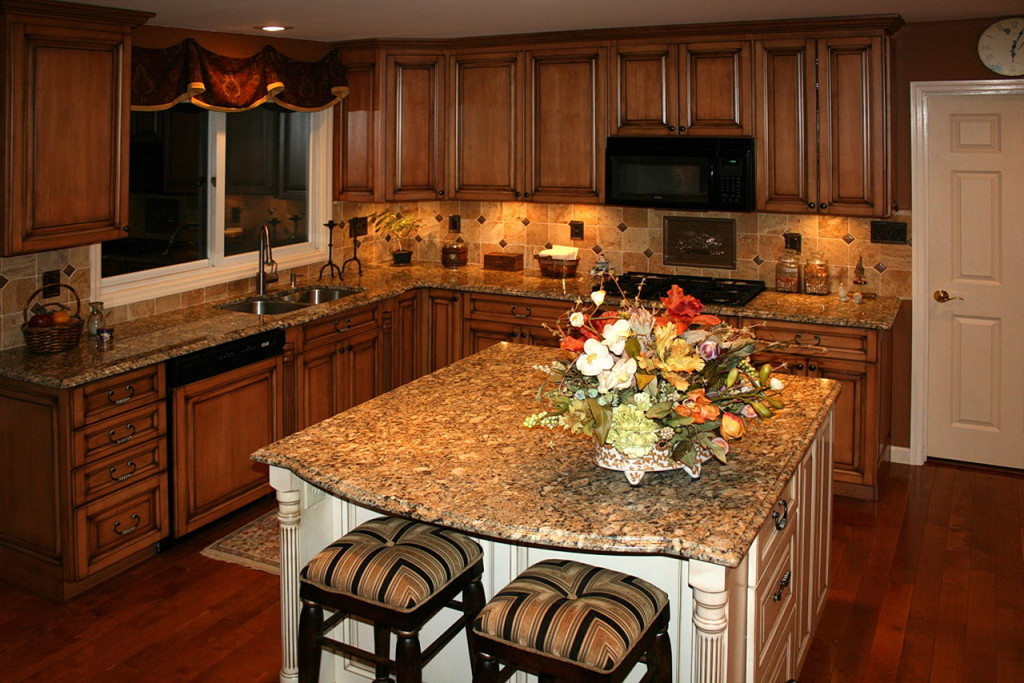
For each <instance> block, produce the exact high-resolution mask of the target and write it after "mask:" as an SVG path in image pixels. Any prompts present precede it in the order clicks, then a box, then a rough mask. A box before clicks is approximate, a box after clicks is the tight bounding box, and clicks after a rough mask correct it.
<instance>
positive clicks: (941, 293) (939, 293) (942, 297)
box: [932, 289, 964, 304]
mask: <svg viewBox="0 0 1024 683" xmlns="http://www.w3.org/2000/svg"><path fill="white" fill-rule="evenodd" d="M932 297H934V299H935V300H936V301H938V302H939V303H940V304H944V303H946V302H947V301H953V300H954V299H956V300H958V301H963V300H964V298H963V297H962V296H950V295H949V292H947V291H946V290H944V289H936V290H935V293H934V294H932Z"/></svg>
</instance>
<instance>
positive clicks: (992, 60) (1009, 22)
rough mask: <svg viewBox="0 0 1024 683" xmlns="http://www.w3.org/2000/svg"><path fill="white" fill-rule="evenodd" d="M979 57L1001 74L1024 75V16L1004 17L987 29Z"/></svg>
mask: <svg viewBox="0 0 1024 683" xmlns="http://www.w3.org/2000/svg"><path fill="white" fill-rule="evenodd" d="M978 57H980V58H981V61H982V62H983V63H984V64H985V66H987V67H988V68H989V69H991V70H992V71H994V72H995V73H997V74H1000V75H1001V76H1024V17H1011V18H1009V19H1002V20H1001V21H997V22H996V23H994V24H992V25H991V26H989V27H988V28H987V29H985V32H984V33H982V34H981V38H979V39H978Z"/></svg>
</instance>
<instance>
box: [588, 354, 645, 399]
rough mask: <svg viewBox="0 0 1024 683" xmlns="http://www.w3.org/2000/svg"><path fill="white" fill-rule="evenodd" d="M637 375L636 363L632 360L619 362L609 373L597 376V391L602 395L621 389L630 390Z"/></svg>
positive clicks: (624, 359)
mask: <svg viewBox="0 0 1024 683" xmlns="http://www.w3.org/2000/svg"><path fill="white" fill-rule="evenodd" d="M635 375H636V361H635V360H634V359H632V358H623V359H621V360H619V361H618V362H617V363H615V365H614V366H613V367H612V369H611V370H608V371H607V372H602V373H601V374H599V375H598V376H597V390H598V391H600V392H601V393H602V394H606V393H608V392H609V391H617V390H619V389H628V388H629V387H630V386H631V385H632V384H633V377H634V376H635Z"/></svg>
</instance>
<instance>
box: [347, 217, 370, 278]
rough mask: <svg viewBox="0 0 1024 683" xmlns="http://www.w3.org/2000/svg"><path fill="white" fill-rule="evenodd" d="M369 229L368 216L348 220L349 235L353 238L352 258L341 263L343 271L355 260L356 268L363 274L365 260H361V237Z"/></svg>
mask: <svg viewBox="0 0 1024 683" xmlns="http://www.w3.org/2000/svg"><path fill="white" fill-rule="evenodd" d="M368 230H369V227H368V226H367V221H366V216H356V217H355V218H351V219H349V221H348V236H349V237H351V238H352V258H349V259H345V261H344V263H342V264H341V272H342V273H344V272H345V266H347V265H348V264H350V263H352V262H355V264H356V268H358V273H359V275H360V276H362V274H363V262H362V261H360V260H359V238H360V237H362V236H364V235H365V234H366V233H367V232H368Z"/></svg>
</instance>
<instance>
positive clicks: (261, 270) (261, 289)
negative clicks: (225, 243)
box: [256, 223, 277, 296]
mask: <svg viewBox="0 0 1024 683" xmlns="http://www.w3.org/2000/svg"><path fill="white" fill-rule="evenodd" d="M267 266H270V272H269V273H268V272H267ZM270 282H277V261H275V260H274V252H273V250H272V249H271V247H270V227H269V226H268V225H267V224H266V223H264V224H263V227H262V228H260V249H259V266H258V270H257V272H256V293H257V294H258V295H259V296H264V295H265V294H266V291H267V284H268V283H270Z"/></svg>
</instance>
